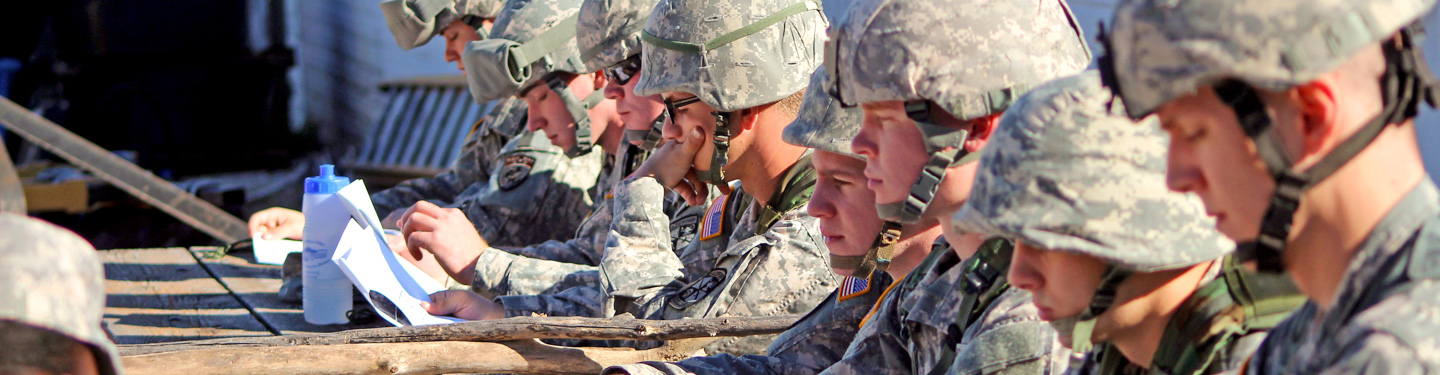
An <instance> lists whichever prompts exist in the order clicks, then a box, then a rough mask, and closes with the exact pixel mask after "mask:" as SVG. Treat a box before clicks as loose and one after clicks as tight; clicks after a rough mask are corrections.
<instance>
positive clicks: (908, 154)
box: [850, 101, 979, 227]
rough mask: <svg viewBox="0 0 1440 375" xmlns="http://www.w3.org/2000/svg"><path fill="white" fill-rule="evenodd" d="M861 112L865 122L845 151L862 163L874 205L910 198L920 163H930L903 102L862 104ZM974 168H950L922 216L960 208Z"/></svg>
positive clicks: (920, 135) (922, 141)
mask: <svg viewBox="0 0 1440 375" xmlns="http://www.w3.org/2000/svg"><path fill="white" fill-rule="evenodd" d="M862 109H864V111H865V120H864V123H863V125H861V127H860V133H859V134H857V135H856V136H855V139H854V140H853V141H851V143H850V147H851V148H852V149H853V150H855V153H857V154H860V155H863V156H865V157H866V158H867V163H866V166H865V178H866V186H867V187H869V188H870V190H873V191H875V201H876V202H877V203H895V202H901V201H904V200H905V199H906V198H907V197H909V195H910V186H911V185H914V184H915V181H916V180H917V179H918V178H919V177H920V172H921V171H922V170H923V169H924V167H925V162H927V161H929V160H930V153H929V152H927V151H926V149H925V140H924V137H923V135H922V134H921V133H920V128H918V127H916V126H915V121H913V120H911V119H910V117H909V116H907V115H906V114H905V103H904V102H900V101H887V102H875V103H867V104H864V105H863V106H862ZM942 125H947V126H948V125H953V126H957V127H961V126H963V127H966V128H967V130H968V127H969V125H965V124H960V123H958V121H957V122H956V123H952V124H942ZM978 165H979V163H967V164H964V165H961V166H958V167H954V168H950V169H949V170H948V171H947V172H946V174H945V179H944V180H943V181H942V182H941V184H942V186H941V187H940V188H939V189H937V192H936V196H935V198H934V200H933V201H932V202H930V208H927V209H926V211H925V215H926V216H927V217H928V216H940V217H942V218H943V217H949V216H950V214H952V213H954V211H955V210H957V209H959V206H960V204H963V203H964V201H965V199H967V198H968V197H969V196H970V185H971V183H972V182H974V176H975V169H976V167H977V166H978ZM945 227H949V226H948V225H947V226H945Z"/></svg>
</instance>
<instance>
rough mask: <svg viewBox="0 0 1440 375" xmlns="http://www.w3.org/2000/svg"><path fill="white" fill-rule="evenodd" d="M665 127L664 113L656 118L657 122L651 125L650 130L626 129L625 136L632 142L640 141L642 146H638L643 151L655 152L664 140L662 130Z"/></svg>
mask: <svg viewBox="0 0 1440 375" xmlns="http://www.w3.org/2000/svg"><path fill="white" fill-rule="evenodd" d="M664 126H665V114H663V113H662V114H660V116H658V117H655V121H654V122H653V123H651V126H650V129H645V130H630V129H625V136H626V137H627V138H629V139H630V140H631V141H637V140H638V141H640V144H639V145H637V146H638V147H640V149H641V150H646V151H649V150H654V149H655V146H657V145H659V144H660V140H661V138H663V137H662V135H661V133H660V130H661V129H663V127H664Z"/></svg>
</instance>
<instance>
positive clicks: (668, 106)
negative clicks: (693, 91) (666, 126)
mask: <svg viewBox="0 0 1440 375" xmlns="http://www.w3.org/2000/svg"><path fill="white" fill-rule="evenodd" d="M699 102H700V97H698V96H692V97H688V98H685V99H680V100H672V99H670V98H665V122H669V123H672V124H673V123H675V110H677V109H680V107H684V106H687V105H691V104H695V103H699Z"/></svg>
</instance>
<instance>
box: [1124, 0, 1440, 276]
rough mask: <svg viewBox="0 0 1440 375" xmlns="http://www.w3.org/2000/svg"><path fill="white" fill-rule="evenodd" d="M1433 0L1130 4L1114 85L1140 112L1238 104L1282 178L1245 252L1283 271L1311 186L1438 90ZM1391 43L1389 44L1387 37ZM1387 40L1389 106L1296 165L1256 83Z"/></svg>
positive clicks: (1299, 80)
mask: <svg viewBox="0 0 1440 375" xmlns="http://www.w3.org/2000/svg"><path fill="white" fill-rule="evenodd" d="M1434 7H1435V1H1434V0H1307V1H1296V0H1190V1H1170V0H1166V1H1161V0H1128V1H1125V2H1124V3H1122V4H1120V5H1119V6H1118V7H1116V9H1115V15H1114V23H1115V24H1114V26H1115V28H1114V30H1112V31H1111V32H1110V33H1108V35H1106V34H1105V33H1104V32H1103V30H1102V35H1101V38H1100V39H1101V42H1102V43H1103V44H1104V45H1105V50H1106V51H1105V55H1104V56H1102V57H1101V58H1100V68H1101V70H1102V72H1104V74H1103V78H1104V80H1105V85H1106V86H1108V87H1109V88H1110V89H1111V90H1112V91H1114V92H1116V94H1117V96H1118V97H1119V98H1120V99H1122V100H1123V101H1124V102H1125V103H1124V104H1125V106H1126V108H1128V114H1129V115H1130V116H1131V117H1132V118H1139V117H1142V116H1145V115H1148V114H1150V113H1153V112H1155V111H1156V110H1158V109H1159V108H1160V107H1162V106H1163V105H1164V104H1165V103H1167V102H1170V101H1172V100H1175V99H1177V98H1180V97H1183V96H1187V95H1190V94H1194V93H1197V92H1199V91H1200V90H1201V89H1202V88H1207V87H1208V88H1212V89H1213V90H1214V93H1215V95H1216V97H1217V98H1218V99H1219V100H1220V101H1221V102H1222V103H1224V104H1225V105H1227V106H1229V107H1230V108H1231V109H1232V110H1234V115H1235V118H1236V120H1237V122H1238V123H1239V125H1240V127H1241V129H1242V131H1243V132H1244V133H1245V134H1246V135H1247V136H1249V137H1250V138H1251V139H1252V140H1253V141H1254V146H1255V149H1254V150H1255V153H1256V154H1258V155H1259V157H1260V159H1261V161H1263V162H1264V164H1265V167H1266V169H1268V170H1269V172H1270V174H1271V177H1272V178H1273V180H1274V181H1275V185H1276V187H1275V190H1274V192H1273V194H1272V196H1271V200H1270V204H1269V205H1268V206H1267V207H1266V212H1265V214H1264V216H1263V220H1261V222H1260V230H1259V234H1258V236H1257V237H1256V238H1254V239H1245V240H1244V241H1243V242H1241V243H1240V244H1238V247H1239V248H1238V250H1237V251H1236V253H1237V255H1238V256H1239V257H1240V258H1242V259H1245V260H1255V261H1256V262H1257V263H1258V265H1259V269H1260V270H1261V271H1264V272H1270V273H1278V272H1281V271H1283V270H1284V265H1283V262H1282V261H1281V258H1282V256H1281V255H1282V252H1283V251H1284V249H1285V248H1286V247H1287V240H1288V238H1289V235H1290V228H1291V224H1292V222H1293V220H1294V215H1295V212H1296V211H1297V210H1298V209H1299V206H1300V203H1301V198H1302V197H1303V196H1304V193H1305V192H1306V191H1307V190H1308V189H1309V188H1310V187H1311V186H1314V185H1315V184H1318V183H1320V182H1321V181H1324V180H1325V179H1326V178H1328V177H1329V176H1330V175H1332V174H1333V173H1334V172H1335V171H1336V170H1338V169H1340V167H1342V166H1344V165H1345V164H1347V163H1348V162H1349V160H1351V159H1352V158H1354V157H1355V155H1357V154H1359V153H1360V152H1361V151H1362V150H1364V149H1365V148H1366V147H1368V146H1369V144H1370V143H1371V142H1372V141H1374V139H1375V137H1377V136H1378V135H1379V134H1380V133H1381V131H1382V130H1384V128H1385V127H1386V126H1387V125H1388V124H1399V123H1403V122H1405V121H1406V120H1408V119H1412V118H1414V117H1415V115H1416V114H1417V113H1418V110H1419V107H1420V100H1422V99H1423V100H1425V101H1427V102H1429V104H1430V105H1431V106H1434V105H1435V104H1436V100H1437V98H1440V91H1437V87H1440V85H1437V84H1436V80H1435V78H1434V77H1433V75H1432V74H1431V73H1430V70H1429V67H1428V66H1427V64H1426V63H1425V56H1424V52H1423V51H1421V48H1420V47H1421V43H1422V40H1423V38H1424V29H1423V21H1422V20H1421V18H1422V17H1423V16H1424V15H1425V14H1428V13H1429V12H1430V11H1431V9H1433V8H1434ZM1384 41H1389V42H1384ZM1377 42H1383V43H1379V45H1380V49H1381V50H1382V51H1383V53H1384V57H1385V62H1386V69H1385V73H1384V76H1382V77H1378V82H1379V83H1380V86H1381V87H1380V92H1381V95H1382V97H1381V99H1382V103H1383V105H1384V107H1383V110H1382V111H1381V113H1380V114H1379V115H1377V116H1375V117H1374V118H1372V119H1370V120H1369V122H1367V123H1365V124H1364V125H1362V126H1361V128H1360V129H1359V130H1357V131H1356V132H1355V133H1354V134H1352V135H1349V136H1346V138H1345V139H1344V140H1342V141H1340V143H1339V144H1337V145H1336V147H1335V148H1334V149H1333V150H1332V151H1330V152H1328V153H1327V154H1326V155H1324V156H1323V157H1321V159H1320V160H1319V161H1318V162H1316V163H1314V164H1313V165H1312V166H1311V167H1308V168H1307V169H1306V170H1303V171H1301V170H1297V169H1296V168H1295V163H1294V161H1293V160H1291V157H1290V156H1289V155H1288V154H1287V153H1286V152H1285V147H1284V144H1283V142H1282V141H1281V139H1280V136H1279V135H1278V133H1277V132H1276V131H1275V129H1274V127H1273V126H1271V125H1272V124H1273V121H1274V119H1273V118H1272V117H1271V116H1272V115H1271V113H1270V112H1269V111H1268V110H1267V106H1266V104H1265V101H1264V100H1263V99H1262V97H1261V95H1259V93H1258V92H1256V90H1257V89H1263V90H1270V91H1285V90H1288V89H1291V88H1293V87H1295V86H1297V85H1301V84H1304V83H1308V82H1311V81H1313V80H1315V79H1316V78H1318V77H1319V76H1320V75H1322V74H1324V73H1327V72H1330V71H1332V70H1335V69H1336V68H1337V67H1339V66H1340V65H1342V63H1344V62H1345V61H1348V60H1350V59H1351V58H1352V57H1353V56H1354V55H1355V54H1356V53H1358V52H1359V51H1360V50H1361V49H1362V48H1365V47H1367V46H1371V45H1375V44H1376V43H1377Z"/></svg>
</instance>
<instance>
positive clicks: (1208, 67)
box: [1102, 0, 1435, 118]
mask: <svg viewBox="0 0 1440 375" xmlns="http://www.w3.org/2000/svg"><path fill="white" fill-rule="evenodd" d="M1434 6H1435V0H1303V1H1297V0H1189V1H1174V0H1127V1H1124V2H1122V3H1121V4H1120V5H1119V6H1117V7H1116V8H1115V15H1114V18H1113V20H1112V22H1113V23H1114V26H1113V27H1114V28H1113V29H1112V30H1110V31H1109V33H1108V35H1107V36H1103V37H1102V39H1104V41H1105V43H1106V50H1105V54H1106V55H1105V58H1106V59H1107V60H1108V62H1107V64H1105V65H1107V68H1108V69H1110V71H1111V72H1113V73H1114V74H1113V78H1114V82H1108V84H1109V86H1111V88H1112V89H1113V90H1115V91H1117V92H1118V93H1119V96H1120V98H1121V99H1123V100H1124V101H1125V107H1126V108H1127V109H1128V111H1129V114H1130V116H1131V117H1132V118H1140V117H1144V116H1145V115H1148V114H1150V113H1152V112H1154V111H1155V110H1156V109H1158V108H1159V107H1160V106H1161V105H1163V104H1165V103H1166V102H1169V101H1171V100H1173V99H1175V98H1177V97H1181V96H1186V95H1189V94H1192V93H1195V92H1196V91H1197V90H1199V89H1200V88H1201V87H1204V86H1209V85H1213V84H1215V83H1218V82H1219V81H1221V80H1226V79H1236V80H1240V81H1244V82H1245V83H1248V84H1250V85H1252V86H1255V87H1258V88H1262V89H1268V90H1273V91H1283V90H1286V89H1289V88H1291V87H1294V86H1296V85H1299V84H1303V83H1306V82H1310V81H1313V80H1314V79H1315V78H1317V77H1319V76H1320V75H1321V74H1323V73H1326V72H1329V71H1331V70H1333V69H1335V68H1336V67H1338V66H1339V65H1340V64H1341V63H1343V62H1345V61H1346V60H1349V59H1350V58H1351V56H1353V55H1354V54H1355V53H1356V52H1358V51H1359V50H1360V49H1361V48H1363V47H1365V46H1368V45H1371V44H1374V43H1376V42H1379V41H1382V40H1385V39H1388V38H1390V37H1391V36H1392V35H1394V34H1395V33H1396V32H1397V31H1399V30H1400V29H1401V28H1403V27H1406V26H1407V25H1410V24H1412V23H1414V22H1416V21H1417V20H1419V19H1420V18H1421V17H1423V16H1424V15H1425V14H1427V13H1429V12H1430V9H1432V8H1434ZM1108 78H1112V77H1107V79H1108ZM1121 88H1123V89H1121Z"/></svg>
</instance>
